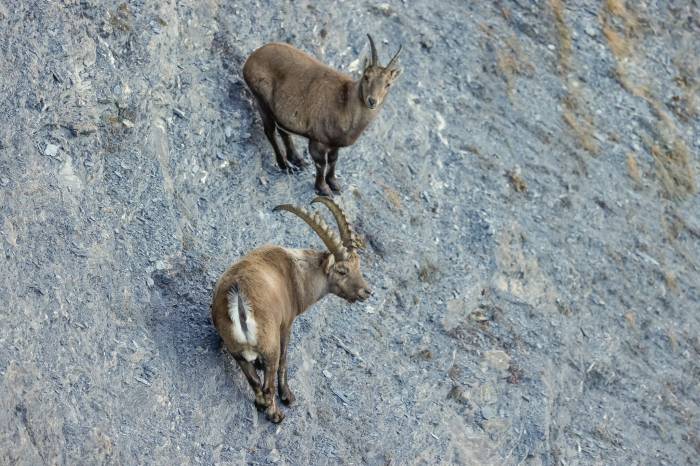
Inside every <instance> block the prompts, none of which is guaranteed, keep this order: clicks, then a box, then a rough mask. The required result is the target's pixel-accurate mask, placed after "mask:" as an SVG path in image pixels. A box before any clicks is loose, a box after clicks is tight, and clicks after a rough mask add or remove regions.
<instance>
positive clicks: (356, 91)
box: [348, 80, 381, 132]
mask: <svg viewBox="0 0 700 466" xmlns="http://www.w3.org/2000/svg"><path fill="white" fill-rule="evenodd" d="M348 107H349V109H350V110H351V114H352V127H353V129H355V130H357V131H359V132H362V130H364V129H365V128H366V127H367V125H368V124H369V123H370V122H371V121H372V120H374V117H375V116H377V113H378V112H379V109H380V108H381V104H380V105H379V106H378V107H377V108H375V109H374V110H372V109H370V108H368V107H367V105H366V104H365V96H364V95H362V86H361V81H360V80H358V81H355V82H354V83H353V87H352V90H351V98H350V99H348Z"/></svg>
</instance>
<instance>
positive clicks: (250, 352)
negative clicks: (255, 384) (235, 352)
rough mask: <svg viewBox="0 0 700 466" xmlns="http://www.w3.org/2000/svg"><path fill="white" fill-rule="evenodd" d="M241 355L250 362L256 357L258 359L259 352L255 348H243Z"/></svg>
mask: <svg viewBox="0 0 700 466" xmlns="http://www.w3.org/2000/svg"><path fill="white" fill-rule="evenodd" d="M241 355H242V356H243V357H244V358H245V360H246V361H248V362H253V361H255V360H256V359H258V353H256V352H255V351H253V350H247V349H246V350H243V351H241Z"/></svg>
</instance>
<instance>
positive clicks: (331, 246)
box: [212, 197, 372, 423]
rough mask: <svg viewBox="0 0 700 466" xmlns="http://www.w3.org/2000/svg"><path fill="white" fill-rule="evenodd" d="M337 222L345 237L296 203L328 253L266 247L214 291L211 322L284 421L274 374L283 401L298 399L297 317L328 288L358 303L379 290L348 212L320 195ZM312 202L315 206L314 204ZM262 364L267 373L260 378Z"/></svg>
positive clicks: (259, 397)
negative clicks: (293, 379) (367, 275)
mask: <svg viewBox="0 0 700 466" xmlns="http://www.w3.org/2000/svg"><path fill="white" fill-rule="evenodd" d="M313 202H321V203H323V204H324V205H326V206H327V207H328V209H329V210H330V211H331V213H332V214H333V216H334V217H335V219H336V223H337V224H338V229H339V231H340V238H338V236H337V235H336V234H335V233H333V232H332V231H331V230H330V229H329V227H328V225H327V224H326V223H325V222H324V221H323V220H322V219H321V217H320V216H319V215H318V213H315V212H313V213H312V212H309V211H308V210H306V209H304V208H300V207H296V206H293V205H289V204H284V205H279V206H277V207H275V209H274V211H279V210H287V211H289V212H292V213H294V214H296V215H298V216H299V217H301V218H302V220H304V221H305V222H306V223H308V224H309V226H310V227H311V228H312V229H313V230H314V231H315V232H316V234H318V236H319V237H320V238H321V240H323V242H324V243H325V245H326V247H327V248H328V251H316V250H311V249H303V250H301V249H288V248H284V247H280V246H271V245H268V246H263V247H261V248H259V249H256V250H254V251H252V252H251V253H249V254H248V255H247V256H245V257H244V258H242V259H241V260H239V261H238V262H236V263H235V264H233V265H232V266H231V267H230V268H229V269H228V270H227V271H226V272H225V273H224V274H223V276H222V277H221V278H220V279H219V281H218V282H217V284H216V288H215V289H214V299H213V302H212V320H213V321H214V325H215V326H216V329H217V330H218V331H219V334H220V335H221V338H222V339H223V340H224V343H225V344H226V347H227V348H228V350H229V351H230V352H231V354H232V355H233V357H234V359H235V360H236V361H237V362H238V365H239V366H240V367H241V369H242V370H243V373H244V374H245V376H246V378H247V379H248V383H249V384H250V386H251V388H252V389H253V392H254V394H255V406H256V408H258V410H259V411H265V414H266V415H267V418H268V419H269V420H270V421H272V422H274V423H278V422H281V421H282V419H284V414H283V413H282V411H280V410H279V409H278V408H277V404H276V403H275V376H277V381H278V389H279V396H280V399H281V400H282V402H283V403H285V404H287V405H288V404H291V403H292V402H293V401H294V395H293V394H292V392H291V390H290V389H289V386H288V385H287V345H288V344H289V336H290V333H291V330H292V323H293V322H294V319H295V318H296V317H297V316H298V315H300V314H302V313H303V312H304V311H306V310H307V309H308V308H309V307H310V306H311V305H313V304H314V303H316V302H317V301H318V300H320V299H321V298H323V297H324V296H325V295H327V294H328V293H332V294H334V295H336V296H339V297H341V298H343V299H345V300H346V301H349V302H351V303H354V302H355V301H357V300H360V301H364V300H366V299H367V298H369V296H370V295H371V294H372V291H371V290H370V288H369V285H367V282H366V281H365V279H364V278H363V277H362V272H361V271H360V257H359V256H358V254H357V250H358V249H359V248H361V247H362V242H361V240H360V239H359V238H358V236H357V235H356V234H355V233H354V231H353V230H352V228H351V226H350V224H349V222H348V220H347V217H346V215H345V213H344V212H343V210H342V209H341V208H340V207H339V206H338V204H336V203H335V202H333V201H332V200H331V199H329V198H326V197H318V198H316V199H314V201H313ZM313 202H312V203H313ZM256 368H257V369H261V370H262V371H263V373H264V376H265V378H264V381H263V382H262V384H261V383H260V379H259V378H258V373H257V371H256Z"/></svg>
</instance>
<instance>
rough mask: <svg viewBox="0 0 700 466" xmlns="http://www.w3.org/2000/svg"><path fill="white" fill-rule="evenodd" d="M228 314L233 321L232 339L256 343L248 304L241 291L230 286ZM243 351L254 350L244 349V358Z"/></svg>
mask: <svg viewBox="0 0 700 466" xmlns="http://www.w3.org/2000/svg"><path fill="white" fill-rule="evenodd" d="M228 316H229V318H230V319H231V322H233V339H234V340H235V341H236V342H237V343H238V344H241V345H250V346H255V345H257V344H258V339H257V326H256V324H255V319H254V318H253V313H252V312H251V310H250V304H249V303H248V302H247V300H246V299H245V297H244V296H243V294H242V293H239V292H237V290H236V288H232V289H231V290H230V291H229V292H228ZM241 318H243V322H241ZM244 326H245V327H244ZM245 353H253V354H255V352H254V351H248V350H246V351H244V354H243V357H245V358H246V359H248V356H246V355H245ZM255 357H257V354H256V355H255ZM255 357H253V359H255Z"/></svg>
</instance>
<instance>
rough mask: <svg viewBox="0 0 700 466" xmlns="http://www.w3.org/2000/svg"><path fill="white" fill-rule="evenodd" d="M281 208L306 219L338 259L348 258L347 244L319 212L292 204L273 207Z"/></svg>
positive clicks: (276, 210) (278, 209)
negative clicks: (345, 244)
mask: <svg viewBox="0 0 700 466" xmlns="http://www.w3.org/2000/svg"><path fill="white" fill-rule="evenodd" d="M280 210H286V211H287V212H291V213H293V214H295V215H296V216H298V217H299V218H301V219H302V220H303V221H305V222H306V223H307V224H308V225H309V226H310V227H311V228H312V229H313V230H314V231H315V232H316V234H317V235H318V237H319V238H321V240H322V241H323V244H325V245H326V247H327V248H328V250H329V251H330V252H331V253H332V254H333V255H334V256H335V260H336V261H344V260H347V258H348V251H347V249H346V248H345V246H343V243H342V241H341V240H340V239H339V238H338V236H336V234H335V233H333V232H332V231H331V229H330V228H328V225H326V222H324V221H323V219H321V217H319V215H318V214H316V213H313V214H312V213H311V212H309V211H308V210H306V209H304V208H302V207H297V206H293V205H291V204H282V205H278V206H277V207H275V208H274V209H272V211H273V212H278V211H280Z"/></svg>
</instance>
